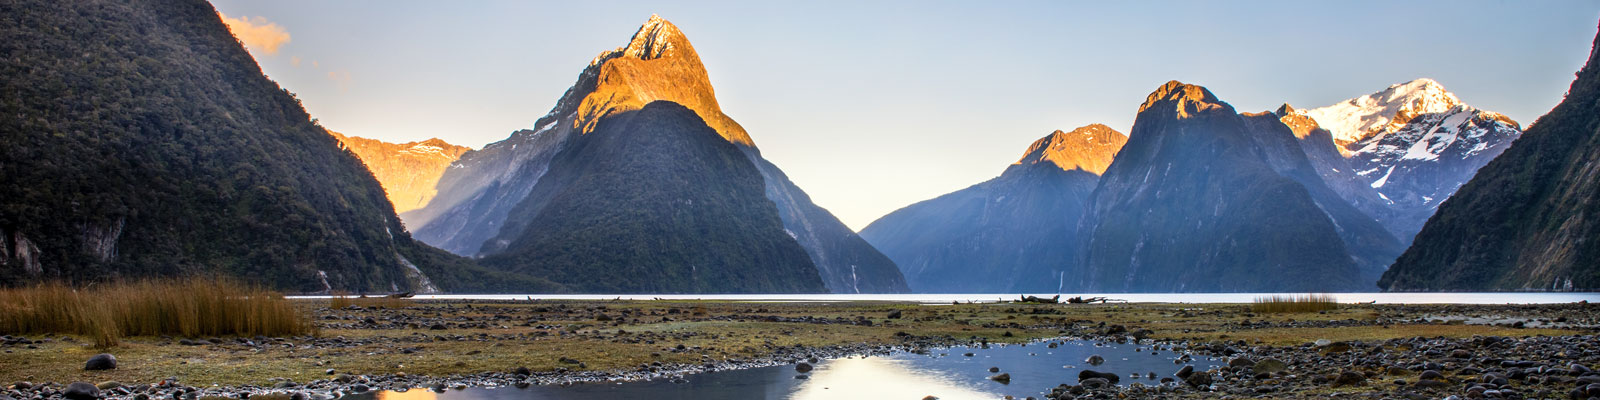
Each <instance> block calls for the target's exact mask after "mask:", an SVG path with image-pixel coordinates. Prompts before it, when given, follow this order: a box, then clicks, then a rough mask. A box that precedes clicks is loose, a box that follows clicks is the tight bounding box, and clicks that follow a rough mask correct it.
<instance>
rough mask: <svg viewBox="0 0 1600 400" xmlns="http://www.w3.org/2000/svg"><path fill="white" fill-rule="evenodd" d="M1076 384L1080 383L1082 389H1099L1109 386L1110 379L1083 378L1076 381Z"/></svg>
mask: <svg viewBox="0 0 1600 400" xmlns="http://www.w3.org/2000/svg"><path fill="white" fill-rule="evenodd" d="M1078 384H1079V385H1082V386H1083V388H1084V389H1091V390H1099V389H1105V388H1108V387H1111V381H1108V380H1106V379H1105V378H1089V379H1084V380H1081V381H1078Z"/></svg>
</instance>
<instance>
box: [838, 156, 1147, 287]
mask: <svg viewBox="0 0 1600 400" xmlns="http://www.w3.org/2000/svg"><path fill="white" fill-rule="evenodd" d="M1125 142H1127V136H1124V135H1123V134H1122V133H1120V132H1117V131H1115V130H1112V129H1111V128H1109V127H1106V126H1105V125H1099V124H1095V125H1089V126H1084V127H1081V128H1078V129H1075V130H1073V131H1072V132H1061V131H1055V132H1054V133H1051V134H1050V135H1047V136H1045V137H1044V138H1041V139H1039V140H1038V141H1035V142H1034V143H1033V145H1032V146H1030V147H1029V148H1028V151H1027V152H1026V153H1024V155H1023V157H1022V159H1020V160H1018V161H1017V162H1016V163H1015V164H1012V165H1011V166H1010V167H1007V168H1006V170H1005V172H1004V173H1002V174H1001V175H1000V176H999V177H996V178H994V179H990V180H988V181H985V182H983V183H979V184H977V185H973V186H971V187H968V188H966V189H962V190H958V191H955V192H951V193H949V194H945V195H943V196H939V197H936V198H933V199H930V200H926V201H922V202H918V203H916V204H912V205H910V206H906V207H905V208H901V209H899V210H895V211H894V212H892V213H889V214H888V215H885V216H883V217H882V218H879V219H878V220H877V221H873V222H872V224H871V225H867V227H866V229H862V230H861V236H862V237H864V238H866V239H867V241H868V242H870V243H872V244H873V246H876V247H877V248H878V249H879V250H882V251H883V252H884V254H887V255H889V257H890V258H891V259H893V260H894V262H895V264H896V265H899V266H900V268H901V272H903V273H904V274H905V276H906V281H907V283H908V284H909V285H910V286H911V288H912V289H913V290H915V291H918V292H924V293H1046V292H1055V291H1057V290H1059V289H1060V286H1061V282H1062V280H1063V277H1064V276H1065V275H1066V274H1068V273H1071V272H1072V271H1076V265H1077V260H1076V258H1077V245H1076V243H1077V240H1078V236H1077V225H1078V218H1079V217H1080V216H1081V215H1083V205H1084V202H1085V201H1086V200H1087V199H1088V197H1089V193H1090V192H1091V191H1093V190H1094V186H1095V181H1096V180H1098V179H1099V176H1100V174H1101V173H1103V172H1104V171H1105V168H1106V167H1107V166H1109V165H1110V164H1111V159H1112V157H1113V156H1115V155H1116V153H1117V150H1118V149H1120V148H1121V147H1122V145H1123V143H1125Z"/></svg>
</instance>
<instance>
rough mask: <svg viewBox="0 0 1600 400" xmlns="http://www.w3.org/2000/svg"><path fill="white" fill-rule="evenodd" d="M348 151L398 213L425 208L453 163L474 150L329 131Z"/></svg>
mask: <svg viewBox="0 0 1600 400" xmlns="http://www.w3.org/2000/svg"><path fill="white" fill-rule="evenodd" d="M328 134H331V135H333V137H334V138H336V139H339V143H340V144H341V145H342V146H344V148H345V149H346V150H350V152H352V153H355V154H356V157H360V158H361V162H362V163H363V164H366V165H367V170H369V171H372V176H374V177H376V178H378V183H381V184H383V191H384V193H385V194H387V195H388V196H389V202H390V203H394V209H395V211H396V212H406V211H411V210H414V209H417V208H420V207H422V206H423V205H426V204H428V200H432V199H433V196H434V194H436V193H437V192H436V191H435V189H434V185H435V184H438V183H439V175H441V174H444V169H445V168H448V167H450V163H453V162H455V161H456V159H458V158H461V154H462V153H466V152H467V151H468V150H472V149H471V148H469V147H466V146H457V145H453V144H450V143H447V142H445V141H443V140H439V139H437V138H434V139H428V140H424V141H420V142H406V143H398V144H397V143H388V142H383V141H379V140H373V139H367V138H362V137H355V136H345V135H344V134H341V133H339V132H333V131H328Z"/></svg>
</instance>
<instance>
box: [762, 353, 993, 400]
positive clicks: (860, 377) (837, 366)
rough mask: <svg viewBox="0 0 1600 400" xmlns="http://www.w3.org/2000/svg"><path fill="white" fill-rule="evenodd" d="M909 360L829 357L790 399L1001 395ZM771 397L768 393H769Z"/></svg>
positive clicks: (965, 397) (978, 396) (828, 399)
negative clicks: (919, 367) (915, 368)
mask: <svg viewBox="0 0 1600 400" xmlns="http://www.w3.org/2000/svg"><path fill="white" fill-rule="evenodd" d="M910 363H911V361H910V360H903V359H902V360H893V359H887V358H881V357H880V358H864V359H843V360H834V361H829V362H827V363H825V364H823V365H822V366H821V367H819V368H817V370H816V371H813V372H812V376H811V379H809V380H807V381H805V383H802V384H801V385H800V387H799V388H798V389H799V390H797V391H795V393H794V395H793V396H789V397H788V398H789V399H793V400H834V399H884V398H922V396H926V395H932V396H937V397H939V398H940V399H951V400H959V399H996V398H999V397H1000V395H999V394H996V393H988V392H983V391H980V390H977V389H975V388H971V387H964V386H961V385H959V384H957V383H958V382H962V381H963V380H962V379H959V378H957V377H952V376H939V375H938V374H935V373H930V372H927V371H913V370H912V369H910V368H908V364H910ZM769 398H770V397H769Z"/></svg>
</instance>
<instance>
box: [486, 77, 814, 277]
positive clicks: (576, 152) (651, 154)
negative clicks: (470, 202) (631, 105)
mask: <svg viewBox="0 0 1600 400" xmlns="http://www.w3.org/2000/svg"><path fill="white" fill-rule="evenodd" d="M550 171H551V172H550V173H549V174H548V175H546V176H545V178H544V179H541V180H540V182H539V184H538V186H537V187H535V188H534V190H533V192H532V193H531V194H530V195H529V196H528V198H527V199H526V200H524V201H523V202H522V203H521V204H519V205H517V207H516V208H515V209H513V210H512V212H511V217H510V218H508V221H510V222H511V223H513V224H514V225H508V226H507V227H505V228H504V229H502V230H501V231H500V235H499V236H498V237H497V238H496V239H495V240H491V241H490V242H489V243H488V244H485V246H484V247H485V249H484V251H483V253H484V254H487V256H485V257H484V258H483V260H482V262H483V264H485V265H488V266H491V267H496V268H499V269H503V270H508V271H515V272H521V273H525V274H530V275H537V276H545V277H550V278H551V279H554V280H556V281H558V282H562V283H565V284H567V285H568V286H569V287H572V288H575V289H577V290H580V291H585V292H592V293H723V292H748V293H808V292H813V293H814V292H820V291H823V290H824V287H823V284H822V280H821V278H820V277H819V276H818V274H817V270H816V267H815V266H813V265H812V264H811V259H810V258H809V257H808V256H807V255H806V253H805V250H804V249H802V248H800V245H799V243H796V242H795V240H794V239H793V238H791V237H790V236H789V235H787V234H785V233H784V231H783V225H782V222H781V221H780V219H779V218H778V210H777V207H775V206H774V205H773V203H772V202H771V201H769V200H767V199H766V197H765V193H764V185H763V183H762V179H761V173H760V171H758V170H757V169H756V166H755V165H754V164H752V163H751V162H750V160H749V159H747V158H746V157H745V156H744V154H743V153H741V152H740V151H739V149H738V148H737V147H735V146H734V145H733V144H732V143H729V142H727V141H726V140H724V139H722V138H721V137H718V135H717V133H716V131H715V130H713V129H711V127H709V126H707V125H705V123H704V122H703V121H702V120H701V119H700V118H699V117H698V116H697V115H696V114H695V113H694V111H692V110H689V109H688V108H685V107H683V106H680V105H678V104H676V103H672V102H667V101H658V102H654V103H651V104H650V105H647V106H645V107H644V108H642V109H639V110H636V111H625V112H620V113H616V114H612V115H609V116H607V117H604V118H601V119H600V120H598V121H597V122H596V124H595V129H594V130H593V131H592V132H590V133H588V134H585V135H583V136H582V137H581V138H577V139H575V143H574V144H573V146H572V148H570V149H568V150H567V151H564V152H562V153H561V155H559V156H558V157H557V158H556V160H554V161H552V162H551V168H550ZM707 177H714V178H712V179H706V178H707Z"/></svg>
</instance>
